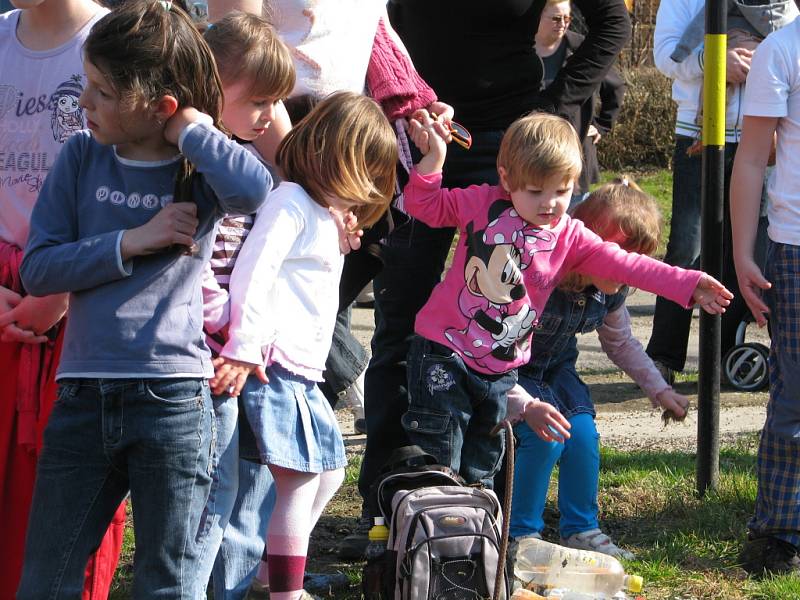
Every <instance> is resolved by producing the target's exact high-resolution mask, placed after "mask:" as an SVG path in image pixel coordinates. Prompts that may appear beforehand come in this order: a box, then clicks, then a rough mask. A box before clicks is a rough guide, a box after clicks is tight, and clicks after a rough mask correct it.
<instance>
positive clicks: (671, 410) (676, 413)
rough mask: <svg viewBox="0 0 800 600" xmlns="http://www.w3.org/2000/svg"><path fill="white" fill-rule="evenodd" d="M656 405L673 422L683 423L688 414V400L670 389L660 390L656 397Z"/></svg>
mask: <svg viewBox="0 0 800 600" xmlns="http://www.w3.org/2000/svg"><path fill="white" fill-rule="evenodd" d="M656 400H658V404H659V406H660V407H661V408H663V409H664V414H668V415H669V416H670V418H671V419H673V420H675V421H683V420H684V419H685V418H686V414H687V413H688V412H689V398H687V397H686V396H684V395H683V394H679V393H678V392H676V391H675V390H673V389H672V388H667V389H666V390H662V391H660V392H659V393H658V395H657V396H656Z"/></svg>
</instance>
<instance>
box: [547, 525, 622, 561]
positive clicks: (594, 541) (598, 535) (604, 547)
mask: <svg viewBox="0 0 800 600" xmlns="http://www.w3.org/2000/svg"><path fill="white" fill-rule="evenodd" d="M561 545H562V546H567V547H568V548H577V549H578V550H592V551H593V552H601V553H603V554H608V555H609V556H613V557H614V558H624V559H625V560H633V558H634V556H633V553H632V552H628V551H627V550H625V549H623V548H620V547H619V546H617V545H616V544H615V543H614V542H613V541H612V540H611V538H610V537H608V536H607V535H606V534H605V533H603V532H602V531H600V530H599V529H590V530H589V531H581V532H580V533H574V534H572V535H571V536H569V537H568V538H566V539H564V538H561Z"/></svg>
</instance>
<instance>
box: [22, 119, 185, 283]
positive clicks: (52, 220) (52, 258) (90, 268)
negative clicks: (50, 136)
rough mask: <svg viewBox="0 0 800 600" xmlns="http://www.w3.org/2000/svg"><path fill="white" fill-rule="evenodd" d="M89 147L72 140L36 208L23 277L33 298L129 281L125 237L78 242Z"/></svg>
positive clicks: (113, 234)
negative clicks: (84, 159)
mask: <svg viewBox="0 0 800 600" xmlns="http://www.w3.org/2000/svg"><path fill="white" fill-rule="evenodd" d="M88 142H89V136H88V135H84V134H76V135H73V136H72V137H70V138H69V140H67V142H66V143H65V144H64V147H63V148H62V150H61V152H60V153H59V155H58V158H56V162H55V164H54V165H53V168H52V169H51V170H50V172H49V174H48V176H47V178H46V179H45V182H44V185H43V186H42V190H41V192H39V197H38V199H37V201H36V204H35V205H34V207H33V213H32V214H31V225H30V233H29V235H28V243H27V246H26V248H25V255H24V258H23V259H22V264H21V265H20V277H21V278H22V283H23V285H24V286H25V289H26V291H27V292H28V293H29V294H32V295H34V296H48V295H50V294H60V293H63V292H71V291H79V290H84V289H91V288H94V287H97V286H100V285H103V284H106V283H109V282H111V281H116V280H119V279H122V278H124V277H128V276H129V275H130V265H128V266H127V267H126V266H125V265H124V259H123V258H122V256H121V255H120V252H119V249H120V245H121V239H122V237H123V233H124V232H123V231H109V232H107V233H103V234H99V235H93V236H90V237H87V238H83V239H80V238H79V234H78V214H77V211H78V198H77V188H78V177H79V173H80V168H81V157H82V155H83V147H84V145H85V144H87V143H88ZM186 204H187V205H188V203H186ZM167 208H169V206H168V207H167ZM164 211H166V208H165V209H162V211H160V212H159V213H157V215H156V217H154V220H155V219H156V218H158V216H159V215H161V213H163V212H164ZM190 237H191V236H190Z"/></svg>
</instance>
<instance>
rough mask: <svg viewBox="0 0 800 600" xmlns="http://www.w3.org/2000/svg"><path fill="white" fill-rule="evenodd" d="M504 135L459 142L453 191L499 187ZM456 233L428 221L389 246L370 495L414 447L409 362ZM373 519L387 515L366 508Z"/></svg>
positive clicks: (382, 278) (379, 320) (367, 397)
mask: <svg viewBox="0 0 800 600" xmlns="http://www.w3.org/2000/svg"><path fill="white" fill-rule="evenodd" d="M502 136H503V132H502V131H485V132H482V131H472V140H473V143H472V148H470V150H469V151H467V150H464V149H462V148H461V147H460V146H456V145H455V144H451V145H450V147H449V148H448V156H447V162H446V163H445V166H444V179H443V185H444V186H445V187H467V186H469V185H472V184H480V183H484V182H486V183H497V180H498V175H497V166H496V158H497V150H498V148H499V147H500V140H501V138H502ZM453 234H454V230H453V229H451V228H443V229H434V228H431V227H428V226H427V225H425V224H424V223H422V222H421V221H417V220H413V219H412V220H411V222H409V223H406V224H405V225H403V226H401V227H398V228H397V229H395V230H394V231H392V233H391V234H390V235H389V237H388V238H387V240H386V244H385V247H384V249H383V250H384V252H383V258H384V267H383V270H382V271H381V272H380V273H379V274H378V275H377V276H376V277H375V279H374V281H373V288H374V290H375V331H374V333H373V336H372V358H371V359H370V362H369V366H368V367H367V373H366V380H365V385H364V408H365V412H366V422H367V445H366V448H365V450H364V459H363V461H362V463H361V471H360V474H359V477H358V491H359V493H360V494H361V497H362V498H363V499H364V500H365V501H368V500H369V490H370V487H371V486H372V484H373V482H374V481H375V480H376V478H377V476H378V473H379V471H380V469H381V467H382V466H383V465H384V463H385V462H386V461H387V460H388V459H389V456H391V454H392V452H393V451H394V450H395V449H396V448H399V447H401V446H405V445H407V444H408V437H407V436H406V433H405V431H404V430H403V427H402V426H401V425H400V418H401V417H402V416H403V414H404V413H405V412H406V410H408V391H407V381H406V356H407V355H408V350H409V347H410V345H411V340H412V338H413V337H414V321H415V319H416V316H417V312H419V310H420V309H421V308H422V306H423V305H424V304H425V302H427V300H428V297H429V296H430V294H431V291H432V290H433V288H434V286H435V285H436V284H437V283H439V281H440V279H441V275H442V272H443V271H444V264H445V260H446V259H447V254H448V252H449V250H450V244H451V243H452V241H453ZM362 513H363V514H364V515H365V516H377V515H379V514H380V512H379V511H378V509H377V507H375V506H372V507H370V506H367V505H366V502H365V505H364V506H363V507H362Z"/></svg>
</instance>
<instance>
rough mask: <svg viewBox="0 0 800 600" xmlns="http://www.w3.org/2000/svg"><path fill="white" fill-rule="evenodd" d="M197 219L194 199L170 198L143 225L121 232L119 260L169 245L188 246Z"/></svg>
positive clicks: (197, 222)
mask: <svg viewBox="0 0 800 600" xmlns="http://www.w3.org/2000/svg"><path fill="white" fill-rule="evenodd" d="M199 223H200V221H199V220H198V219H197V205H196V204H195V203H194V202H171V203H170V204H167V205H166V206H165V207H164V208H162V209H161V210H160V211H158V212H157V213H156V214H155V215H154V216H153V218H152V219H150V220H149V221H148V222H147V223H145V224H144V225H141V226H139V227H134V228H133V229H128V230H126V231H125V233H123V234H122V242H121V243H120V252H121V253H122V260H123V261H125V260H128V259H131V258H133V257H134V256H144V255H146V254H155V253H156V252H160V251H161V250H164V249H165V248H171V247H173V246H185V247H187V248H190V247H191V246H192V245H193V244H194V238H193V236H194V234H195V232H196V231H197V225H198V224H199Z"/></svg>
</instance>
